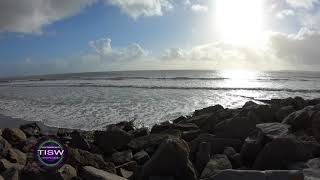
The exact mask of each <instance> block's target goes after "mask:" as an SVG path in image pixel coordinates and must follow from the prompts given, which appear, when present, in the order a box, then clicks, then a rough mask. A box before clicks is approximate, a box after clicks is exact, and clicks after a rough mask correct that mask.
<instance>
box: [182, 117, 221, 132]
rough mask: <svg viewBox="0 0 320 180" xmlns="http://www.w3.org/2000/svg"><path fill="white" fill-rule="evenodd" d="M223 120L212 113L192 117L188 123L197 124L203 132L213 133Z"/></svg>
mask: <svg viewBox="0 0 320 180" xmlns="http://www.w3.org/2000/svg"><path fill="white" fill-rule="evenodd" d="M222 120H223V119H219V118H218V116H217V114H215V113H213V114H212V113H211V114H202V115H198V116H192V117H191V118H190V119H188V120H187V121H186V122H187V123H194V124H196V125H197V126H198V127H199V128H200V129H201V131H203V132H210V133H213V132H214V131H213V130H214V127H215V126H216V124H218V123H219V122H221V121H222Z"/></svg>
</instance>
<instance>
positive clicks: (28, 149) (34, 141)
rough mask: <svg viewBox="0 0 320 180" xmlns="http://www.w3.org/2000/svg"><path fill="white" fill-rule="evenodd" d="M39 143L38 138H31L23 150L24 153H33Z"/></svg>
mask: <svg viewBox="0 0 320 180" xmlns="http://www.w3.org/2000/svg"><path fill="white" fill-rule="evenodd" d="M37 143H38V139H37V138H36V137H29V138H28V139H27V141H26V143H25V145H24V146H23V148H22V149H21V150H22V151H23V152H25V153H27V152H33V151H34V147H35V145H36V144H37Z"/></svg>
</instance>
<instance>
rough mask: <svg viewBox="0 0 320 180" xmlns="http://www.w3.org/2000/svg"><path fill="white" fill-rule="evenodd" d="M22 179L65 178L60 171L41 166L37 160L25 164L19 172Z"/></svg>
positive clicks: (52, 179)
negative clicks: (48, 169)
mask: <svg viewBox="0 0 320 180" xmlns="http://www.w3.org/2000/svg"><path fill="white" fill-rule="evenodd" d="M19 175H20V180H30V179H32V180H44V179H45V180H64V179H63V178H62V177H61V176H60V175H59V173H56V172H54V171H47V170H44V169H42V168H40V167H39V166H38V165H37V164H36V163H35V162H34V163H31V164H28V165H27V166H25V167H24V168H23V169H22V170H21V172H20V173H19Z"/></svg>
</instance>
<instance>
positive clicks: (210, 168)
mask: <svg viewBox="0 0 320 180" xmlns="http://www.w3.org/2000/svg"><path fill="white" fill-rule="evenodd" d="M225 169H232V165H231V163H230V161H229V159H228V157H227V156H226V155H224V154H216V155H214V156H213V158H211V159H210V160H209V162H208V163H207V165H206V167H205V168H204V170H203V171H202V173H201V179H203V178H208V177H211V176H214V175H216V174H218V173H219V172H221V170H225Z"/></svg>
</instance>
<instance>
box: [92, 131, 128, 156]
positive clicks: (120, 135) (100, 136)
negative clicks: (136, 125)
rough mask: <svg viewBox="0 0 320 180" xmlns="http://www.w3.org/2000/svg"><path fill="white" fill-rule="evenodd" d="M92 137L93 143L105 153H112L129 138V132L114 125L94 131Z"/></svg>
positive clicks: (126, 142)
mask: <svg viewBox="0 0 320 180" xmlns="http://www.w3.org/2000/svg"><path fill="white" fill-rule="evenodd" d="M94 138H95V144H96V145H97V146H98V147H100V148H101V149H102V150H103V151H104V152H105V153H112V152H114V151H115V149H119V148H122V147H123V146H124V145H126V144H128V143H129V142H130V140H131V136H130V134H129V133H127V132H126V131H124V130H122V129H120V128H118V127H114V126H110V127H109V128H108V129H107V130H106V131H95V134H94Z"/></svg>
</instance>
